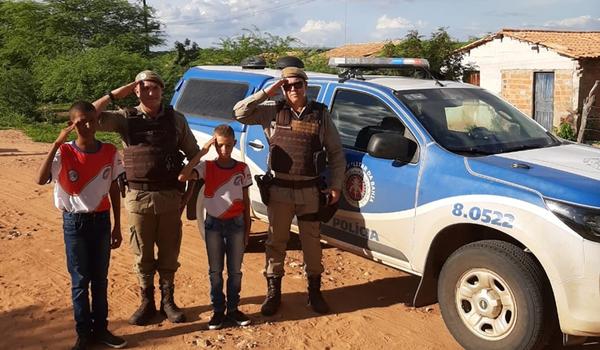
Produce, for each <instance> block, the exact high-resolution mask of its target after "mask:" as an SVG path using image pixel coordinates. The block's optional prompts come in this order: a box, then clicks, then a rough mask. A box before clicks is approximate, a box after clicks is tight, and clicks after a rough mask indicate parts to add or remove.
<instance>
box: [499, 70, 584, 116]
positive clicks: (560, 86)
mask: <svg viewBox="0 0 600 350" xmlns="http://www.w3.org/2000/svg"><path fill="white" fill-rule="evenodd" d="M546 72H547V71H546ZM553 72H554V125H555V126H558V125H559V123H560V118H562V117H566V116H567V115H568V114H569V111H570V110H572V109H573V107H574V106H573V102H574V101H573V71H572V70H567V69H564V70H554V71H553ZM534 73H535V70H532V69H515V70H503V71H502V93H501V94H502V97H504V98H505V99H506V100H508V102H510V103H512V104H513V105H514V106H515V107H517V108H518V109H519V110H521V112H523V113H525V114H527V115H528V116H530V117H532V116H533V107H534V104H533V103H534V101H533V89H534V86H533V79H534Z"/></svg>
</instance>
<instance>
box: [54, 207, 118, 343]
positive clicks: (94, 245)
mask: <svg viewBox="0 0 600 350" xmlns="http://www.w3.org/2000/svg"><path fill="white" fill-rule="evenodd" d="M63 229H64V236H65V248H66V252H67V269H68V270H69V273H70V274H71V295H72V299H73V314H74V316H75V328H76V330H77V334H79V335H89V334H90V332H91V331H92V330H97V331H102V330H105V329H106V326H107V324H108V320H107V317H108V301H107V286H108V281H107V276H108V264H109V261H110V212H109V211H105V212H100V213H81V214H74V213H67V212H64V213H63ZM90 283H91V290H92V304H91V310H90V300H89V293H88V287H89V286H90Z"/></svg>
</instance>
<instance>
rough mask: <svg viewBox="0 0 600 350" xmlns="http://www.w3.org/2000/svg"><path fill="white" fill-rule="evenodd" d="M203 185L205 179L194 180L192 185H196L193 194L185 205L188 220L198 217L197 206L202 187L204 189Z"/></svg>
mask: <svg viewBox="0 0 600 350" xmlns="http://www.w3.org/2000/svg"><path fill="white" fill-rule="evenodd" d="M203 185H204V179H200V180H198V181H194V182H192V185H191V186H194V188H193V189H192V195H191V196H190V199H189V200H188V202H187V204H186V207H185V214H186V217H187V219H188V220H196V219H197V215H196V206H197V204H198V196H199V195H200V189H202V186H203Z"/></svg>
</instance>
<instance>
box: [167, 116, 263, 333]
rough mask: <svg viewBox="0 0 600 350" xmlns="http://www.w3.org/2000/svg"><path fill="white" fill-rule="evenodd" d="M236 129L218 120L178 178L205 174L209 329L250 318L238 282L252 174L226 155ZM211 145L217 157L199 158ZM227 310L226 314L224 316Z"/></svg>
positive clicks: (246, 228) (243, 323) (246, 239)
mask: <svg viewBox="0 0 600 350" xmlns="http://www.w3.org/2000/svg"><path fill="white" fill-rule="evenodd" d="M235 143H236V140H235V134H234V132H233V129H232V128H231V127H230V126H229V125H225V124H222V125H219V126H217V127H216V128H215V130H214V134H213V137H212V139H210V140H209V141H208V142H207V143H206V144H205V145H204V147H202V149H201V150H200V152H198V154H197V155H196V156H195V157H194V158H193V159H192V160H191V161H190V162H189V163H188V164H187V165H186V166H185V168H184V169H183V170H182V171H181V174H180V175H179V181H187V180H190V179H204V182H205V188H204V207H205V208H206V214H207V215H206V219H205V221H204V230H205V242H206V251H207V255H208V265H209V278H210V299H211V303H212V306H213V311H214V313H213V316H212V318H211V319H210V321H209V322H208V329H219V328H221V327H222V326H223V321H224V320H225V317H227V318H229V319H230V320H232V321H234V322H235V323H237V324H238V325H240V326H246V325H248V324H250V319H249V318H248V317H247V316H246V315H244V313H242V312H241V311H239V310H238V304H239V301H240V289H241V287H242V271H241V268H242V259H243V256H244V250H245V247H246V245H247V244H248V235H249V234H250V224H251V221H250V199H249V197H248V187H249V186H250V185H252V177H251V175H250V171H249V170H248V166H247V165H246V164H245V163H243V162H239V161H236V160H235V159H233V158H231V152H232V151H233V147H234V146H235ZM211 145H214V146H215V148H216V150H217V155H218V157H217V159H216V160H208V161H200V158H201V157H202V156H204V155H205V154H206V153H208V151H209V150H210V147H211ZM225 255H227V302H226V301H225V295H224V294H223V276H222V273H223V260H224V258H225ZM225 310H227V315H225Z"/></svg>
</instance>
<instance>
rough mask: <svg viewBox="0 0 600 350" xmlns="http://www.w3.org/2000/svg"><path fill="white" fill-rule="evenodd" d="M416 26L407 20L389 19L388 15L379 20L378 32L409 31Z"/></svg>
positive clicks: (376, 27) (399, 18)
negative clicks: (391, 30) (390, 30)
mask: <svg viewBox="0 0 600 350" xmlns="http://www.w3.org/2000/svg"><path fill="white" fill-rule="evenodd" d="M413 27H414V25H413V24H412V23H411V22H410V21H409V20H408V19H406V18H402V17H396V18H389V17H388V16H387V15H383V16H381V17H379V18H378V19H377V26H375V29H377V30H389V29H408V28H413Z"/></svg>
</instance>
